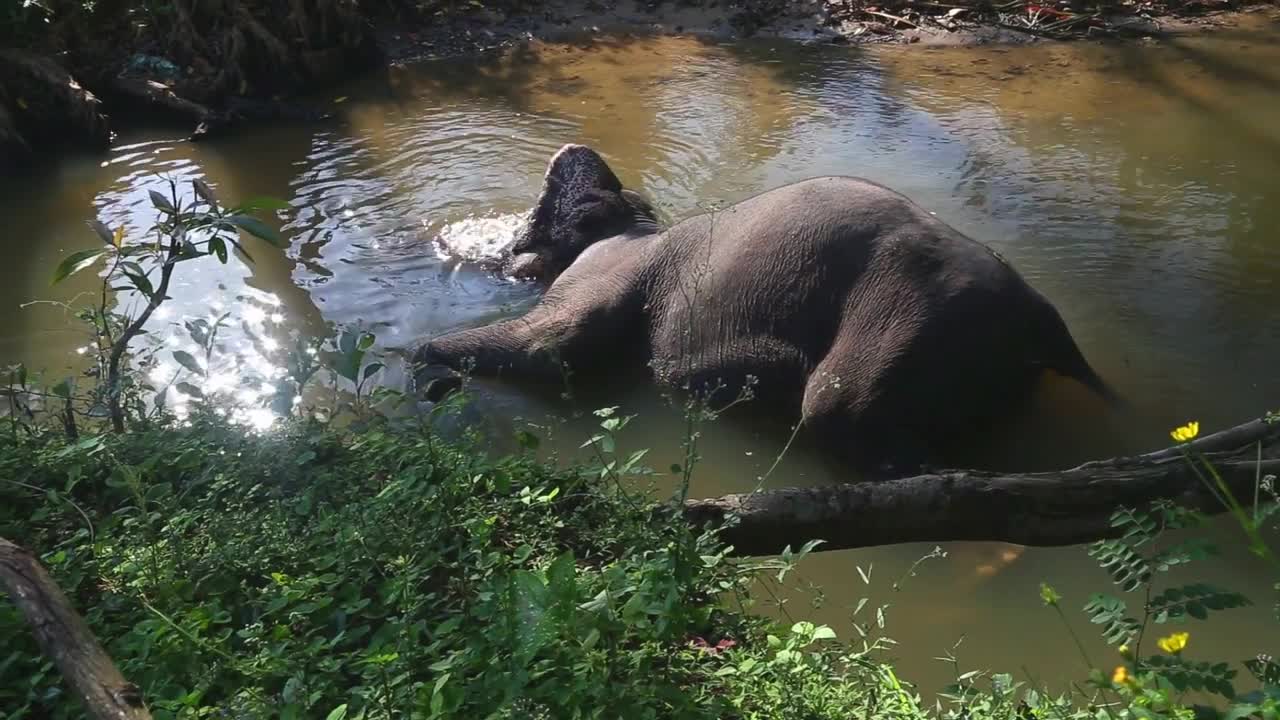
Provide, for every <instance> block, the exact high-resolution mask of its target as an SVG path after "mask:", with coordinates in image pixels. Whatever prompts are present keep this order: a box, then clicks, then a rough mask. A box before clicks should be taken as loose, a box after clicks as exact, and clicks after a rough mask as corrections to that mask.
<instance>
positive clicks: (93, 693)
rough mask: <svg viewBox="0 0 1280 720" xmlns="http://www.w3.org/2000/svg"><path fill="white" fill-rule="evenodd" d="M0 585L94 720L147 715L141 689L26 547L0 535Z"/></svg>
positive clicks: (146, 719) (124, 719)
mask: <svg viewBox="0 0 1280 720" xmlns="http://www.w3.org/2000/svg"><path fill="white" fill-rule="evenodd" d="M0 588H3V589H4V591H5V593H6V594H7V595H8V596H9V599H10V600H11V601H12V602H13V604H14V605H16V606H17V607H18V610H20V611H21V612H22V615H23V616H24V617H25V618H26V620H27V625H28V626H30V628H31V632H32V634H33V635H35V638H36V642H37V643H39V645H40V649H41V650H43V651H44V653H45V654H46V655H48V656H49V657H50V658H51V659H52V660H53V662H54V664H55V665H57V666H58V670H59V671H60V672H61V673H62V677H63V678H65V679H66V681H67V684H68V685H70V686H71V689H72V690H73V691H74V692H75V693H76V695H78V696H79V697H80V699H81V700H82V701H83V702H84V708H85V713H86V716H87V717H90V718H93V719H94V720H149V718H150V717H151V713H150V712H149V711H148V710H147V707H146V705H145V704H144V703H143V701H142V692H141V691H140V690H139V689H138V687H137V686H136V685H134V684H133V683H130V682H129V681H127V680H125V679H124V676H123V675H121V674H120V671H119V670H118V669H116V666H115V664H114V663H113V662H111V658H110V657H108V656H107V653H106V651H105V650H103V649H102V645H100V644H99V643H98V641H97V639H96V638H94V636H93V633H91V632H90V631H89V627H88V626H87V625H86V624H85V622H84V620H83V619H81V617H80V616H79V615H78V614H77V613H76V611H75V610H74V609H73V608H72V607H71V603H70V602H68V601H67V596H66V595H65V594H63V592H62V590H61V589H59V588H58V586H57V584H56V583H54V581H53V578H51V577H49V574H48V573H47V572H45V569H44V567H43V566H42V565H40V562H39V561H38V560H36V558H35V556H34V555H32V554H31V552H30V551H28V550H26V549H24V548H22V547H19V546H18V545H15V544H13V543H12V542H10V541H8V540H6V539H4V538H2V537H0Z"/></svg>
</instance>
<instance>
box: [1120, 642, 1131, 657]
mask: <svg viewBox="0 0 1280 720" xmlns="http://www.w3.org/2000/svg"><path fill="white" fill-rule="evenodd" d="M1129 653H1130V650H1129V643H1125V644H1124V645H1121V646H1120V657H1122V658H1125V659H1128V658H1129Z"/></svg>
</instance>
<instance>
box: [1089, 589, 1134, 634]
mask: <svg viewBox="0 0 1280 720" xmlns="http://www.w3.org/2000/svg"><path fill="white" fill-rule="evenodd" d="M1084 611H1085V612H1086V613H1088V614H1089V622H1091V623H1093V624H1094V625H1102V626H1103V630H1102V637H1103V639H1104V640H1106V641H1107V642H1108V643H1110V644H1112V645H1116V644H1119V643H1122V642H1125V641H1127V640H1128V639H1129V638H1131V637H1133V636H1134V635H1136V634H1137V633H1138V630H1139V629H1140V628H1141V627H1142V625H1141V623H1139V622H1138V621H1137V620H1134V619H1133V618H1131V617H1128V614H1127V613H1128V611H1129V607H1128V605H1126V604H1125V602H1124V601H1123V600H1121V599H1119V598H1116V597H1112V596H1110V595H1100V594H1096V595H1093V596H1092V597H1090V598H1089V602H1087V603H1085V606H1084Z"/></svg>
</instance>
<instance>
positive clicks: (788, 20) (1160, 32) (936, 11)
mask: <svg viewBox="0 0 1280 720" xmlns="http://www.w3.org/2000/svg"><path fill="white" fill-rule="evenodd" d="M1071 2H1072V0H1064V1H1063V2H1059V3H1058V5H1060V6H1062V7H1068V6H1070V5H1071ZM1017 5H1018V6H1019V8H1020V9H1021V8H1026V7H1036V8H1039V12H1037V13H1031V14H1028V15H1027V16H1026V17H1025V18H1024V17H1020V15H1021V13H1020V12H1012V13H1011V12H1002V11H999V10H998V9H996V8H997V7H998V6H991V5H981V6H979V5H973V6H968V5H966V4H962V3H961V2H959V1H957V2H932V1H931V0H889V1H888V2H883V3H880V4H876V3H874V2H843V1H842V0H834V1H830V0H778V1H776V2H771V1H770V0H747V2H745V3H737V2H720V1H719V0H710V2H708V3H707V4H705V5H697V6H695V5H680V4H662V5H652V4H644V3H642V2H634V0H623V1H622V2H615V1H612V0H609V1H607V2H596V1H593V0H586V1H583V0H553V2H550V3H547V4H545V5H543V6H542V8H543V9H542V10H541V11H539V12H538V13H514V14H510V15H507V14H502V13H499V12H495V11H478V12H475V13H472V14H467V15H462V16H459V17H456V18H454V19H453V20H451V21H449V22H447V23H443V24H436V25H434V26H432V27H419V28H415V27H412V26H382V27H379V28H378V29H377V39H378V43H379V46H380V47H381V48H382V50H383V53H384V56H385V58H386V61H387V63H388V64H391V65H395V64H407V63H412V62H417V61H422V60H429V59H436V58H444V57H459V56H466V55H474V54H477V53H486V52H494V51H500V50H502V49H505V48H509V47H513V46H517V45H519V44H520V43H522V42H526V41H530V40H540V41H551V42H554V41H557V40H565V39H570V38H582V37H590V36H592V35H614V36H616V35H694V36H701V37H708V38H713V39H717V40H723V41H730V40H736V39H743V38H748V37H756V38H773V39H783V40H791V41H796V42H802V43H827V44H858V45H866V44H919V45H923V46H938V45H946V46H974V45H991V44H1026V43H1038V42H1072V41H1077V40H1084V41H1091V40H1092V41H1103V40H1111V41H1121V42H1123V41H1133V40H1137V41H1142V40H1147V41H1150V40H1158V39H1160V38H1163V37H1174V36H1177V35H1180V34H1187V33H1195V32H1205V31H1212V30H1213V29H1216V28H1225V27H1233V26H1235V25H1236V24H1237V23H1239V21H1240V20H1241V19H1242V18H1245V17H1247V16H1251V15H1254V14H1257V13H1270V14H1272V15H1273V16H1275V17H1277V18H1280V4H1278V3H1275V2H1271V1H1265V2H1251V3H1247V4H1241V5H1238V6H1236V7H1233V8H1231V9H1205V6H1203V5H1199V4H1192V3H1184V4H1181V5H1179V6H1178V9H1176V10H1174V9H1172V8H1154V7H1153V8H1152V9H1151V10H1150V11H1145V12H1144V11H1137V12H1131V13H1122V14H1121V13H1117V14H1112V15H1104V16H1099V17H1098V18H1097V19H1096V20H1095V21H1094V22H1093V23H1092V25H1091V26H1089V25H1085V24H1084V23H1081V24H1080V25H1079V26H1074V27H1063V21H1062V20H1061V19H1056V18H1057V16H1055V15H1054V14H1053V11H1052V10H1051V9H1050V8H1046V7H1041V6H1035V5H1033V4H1031V3H1025V2H1018V3H1017ZM1060 14H1064V15H1072V16H1078V17H1082V18H1083V17H1085V16H1088V15H1090V14H1089V13H1084V12H1079V13H1075V12H1070V11H1061V12H1060ZM1011 20H1012V21H1011ZM1020 22H1021V23H1025V24H1023V25H1020V24H1019V23H1020ZM1055 23H1057V26H1058V30H1054V29H1052V26H1053V25H1054V24H1055ZM1046 28H1050V29H1046Z"/></svg>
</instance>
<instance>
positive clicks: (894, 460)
mask: <svg viewBox="0 0 1280 720" xmlns="http://www.w3.org/2000/svg"><path fill="white" fill-rule="evenodd" d="M877 349H883V346H880V347H879V348H877ZM889 356H890V357H891V356H892V353H890V354H889ZM904 382H906V383H909V380H907V379H906V378H902V377H900V373H899V372H897V369H896V368H894V367H893V366H892V365H889V364H888V363H887V362H886V358H885V357H884V356H881V355H880V354H879V353H877V352H871V353H856V352H854V351H851V350H850V349H849V348H848V347H842V343H840V342H837V345H836V347H835V348H834V349H833V350H832V352H831V353H829V354H828V356H827V357H826V358H824V359H823V361H822V362H820V363H819V364H818V366H817V367H816V368H815V369H814V372H813V373H811V374H810V376H809V380H808V382H807V384H806V385H805V390H804V400H803V403H802V406H801V413H802V418H803V422H804V426H805V428H806V432H807V433H809V434H811V436H812V437H813V439H814V440H815V441H816V442H817V443H818V444H819V445H821V446H822V447H823V448H824V449H825V450H826V451H827V452H829V453H830V454H831V455H833V456H836V457H839V458H841V459H843V460H844V461H846V462H848V463H849V464H851V465H852V466H853V468H854V469H855V470H857V471H859V472H862V473H866V474H868V475H872V476H878V477H884V476H903V475H908V474H913V473H915V472H918V471H919V470H920V469H921V468H922V467H923V465H924V463H926V462H928V461H929V459H930V452H929V451H930V447H929V443H928V440H927V438H926V437H925V435H924V433H923V427H922V426H921V425H919V424H918V423H917V422H916V421H917V420H919V418H918V417H916V415H918V414H917V413H914V412H913V407H914V406H915V403H914V402H913V401H912V399H911V397H910V390H909V389H908V388H907V387H904Z"/></svg>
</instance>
